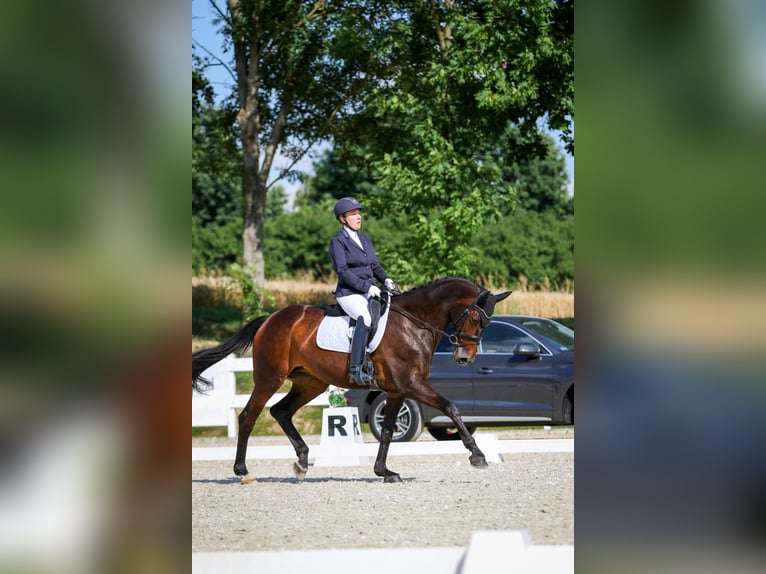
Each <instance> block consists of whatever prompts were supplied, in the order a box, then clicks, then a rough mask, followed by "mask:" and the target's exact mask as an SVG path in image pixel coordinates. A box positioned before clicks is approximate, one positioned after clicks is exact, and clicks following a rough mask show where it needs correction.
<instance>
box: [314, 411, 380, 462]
mask: <svg viewBox="0 0 766 574" xmlns="http://www.w3.org/2000/svg"><path fill="white" fill-rule="evenodd" d="M358 444H364V439H363V438H362V426H361V425H360V424H359V409H358V408H356V407H331V408H327V409H323V410H322V436H321V439H320V442H319V445H320V446H321V447H322V449H321V454H320V455H318V456H317V457H316V460H315V461H314V466H352V465H357V464H369V462H370V461H369V459H368V458H367V456H365V455H362V454H359V453H358V451H357V449H354V448H353V447H354V446H355V445H358ZM348 447H352V448H350V449H349V448H348Z"/></svg>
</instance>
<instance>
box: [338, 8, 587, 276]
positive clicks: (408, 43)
mask: <svg viewBox="0 0 766 574" xmlns="http://www.w3.org/2000/svg"><path fill="white" fill-rule="evenodd" d="M393 4H394V5H395V7H394V8H393V9H392V11H391V12H390V21H389V28H390V30H391V32H392V33H391V34H390V37H389V39H388V41H387V43H386V44H385V45H383V46H381V54H380V61H382V62H384V64H383V65H382V66H380V67H379V68H378V74H379V76H380V78H379V81H378V82H377V84H376V86H375V87H374V88H373V89H371V91H370V94H369V99H368V102H367V106H366V108H365V110H364V111H363V112H362V113H360V114H359V115H358V116H356V117H355V118H354V119H353V121H351V122H350V125H349V126H347V128H346V131H345V132H344V133H345V134H350V135H351V136H352V137H351V142H352V144H353V145H360V143H361V145H362V146H363V148H364V149H366V150H369V155H368V157H367V158H366V159H367V160H368V161H371V162H372V165H373V167H374V168H375V169H376V175H377V177H378V178H379V186H380V189H381V190H383V193H384V194H385V198H381V200H380V201H381V203H382V202H383V201H385V205H386V206H387V207H388V208H389V209H391V208H393V209H394V210H395V211H397V212H400V213H407V214H409V215H410V216H411V219H412V221H413V222H414V224H413V225H411V226H410V238H409V239H408V241H407V242H406V244H405V249H404V252H401V253H399V257H398V258H397V262H398V264H397V265H396V266H395V269H394V272H396V273H397V274H398V275H399V276H401V277H402V278H403V280H405V281H409V282H420V281H423V280H427V279H430V278H431V277H433V276H434V275H440V274H445V273H459V274H464V273H468V271H469V265H470V262H471V261H472V260H473V259H474V257H475V251H474V249H472V248H471V245H470V244H471V238H472V237H473V236H474V235H475V233H476V232H477V230H478V229H479V228H480V227H481V226H482V225H484V224H486V223H488V222H492V221H495V220H496V218H497V216H498V214H500V213H502V212H507V211H508V210H510V209H512V207H513V204H514V202H515V199H516V193H515V192H514V190H513V188H512V187H511V186H510V185H509V184H508V181H507V180H506V179H504V178H503V170H502V164H501V163H500V162H499V161H498V158H497V157H496V156H495V154H493V150H492V146H493V145H494V144H496V142H497V140H498V137H499V136H500V135H501V134H502V132H503V131H504V130H505V129H506V127H507V126H509V125H511V124H513V125H516V126H518V129H519V130H520V133H521V135H522V136H524V137H526V138H536V137H538V135H537V134H538V133H539V129H538V123H539V122H540V121H544V122H547V124H548V127H550V128H552V129H558V130H561V131H562V132H563V133H564V140H565V142H566V144H567V146H568V147H569V148H570V149H573V140H572V137H571V130H570V127H571V126H570V123H571V121H572V119H573V114H574V111H573V93H574V92H573V89H574V88H573V37H572V32H573V4H572V2H568V1H559V2H551V1H550V0H524V1H514V0H488V1H485V2H472V1H459V0H445V1H443V2H437V1H430V0H428V1H426V0H420V1H415V2H412V1H410V2H395V3H393ZM341 143H343V140H341Z"/></svg>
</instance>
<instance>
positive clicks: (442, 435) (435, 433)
mask: <svg viewBox="0 0 766 574" xmlns="http://www.w3.org/2000/svg"><path fill="white" fill-rule="evenodd" d="M465 427H466V428H467V429H468V432H469V433H471V434H473V433H475V432H476V427H475V426H471V425H465ZM426 428H427V429H428V432H429V433H431V436H432V437H434V438H435V439H436V440H460V433H459V432H457V428H456V427H426Z"/></svg>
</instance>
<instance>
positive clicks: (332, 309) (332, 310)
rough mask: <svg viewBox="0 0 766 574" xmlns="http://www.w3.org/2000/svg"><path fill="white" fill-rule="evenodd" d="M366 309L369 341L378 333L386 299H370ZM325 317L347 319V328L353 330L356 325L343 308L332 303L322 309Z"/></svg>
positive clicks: (386, 307)
mask: <svg viewBox="0 0 766 574" xmlns="http://www.w3.org/2000/svg"><path fill="white" fill-rule="evenodd" d="M367 308H368V309H369V310H370V318H371V319H372V324H371V326H370V340H372V339H373V338H374V337H375V333H377V332H378V324H379V323H380V317H381V316H382V315H383V314H384V313H385V312H386V309H388V298H386V300H385V301H384V300H382V298H373V299H370V300H369V302H368V303H367ZM324 314H325V317H348V326H349V327H351V328H353V327H354V326H355V325H356V319H354V318H353V317H349V315H348V313H346V312H345V311H344V310H343V307H341V306H340V305H338V304H337V303H334V304H332V305H328V306H326V307H325V308H324Z"/></svg>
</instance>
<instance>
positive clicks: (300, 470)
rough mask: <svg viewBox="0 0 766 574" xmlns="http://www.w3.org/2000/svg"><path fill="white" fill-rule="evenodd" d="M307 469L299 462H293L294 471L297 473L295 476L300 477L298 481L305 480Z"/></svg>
mask: <svg viewBox="0 0 766 574" xmlns="http://www.w3.org/2000/svg"><path fill="white" fill-rule="evenodd" d="M307 470H308V469H307V468H303V467H302V466H301V465H299V464H298V463H297V462H294V463H293V472H294V473H295V478H297V479H298V482H303V479H304V478H306V471H307Z"/></svg>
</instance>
